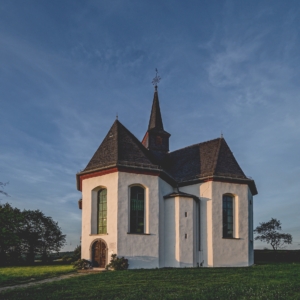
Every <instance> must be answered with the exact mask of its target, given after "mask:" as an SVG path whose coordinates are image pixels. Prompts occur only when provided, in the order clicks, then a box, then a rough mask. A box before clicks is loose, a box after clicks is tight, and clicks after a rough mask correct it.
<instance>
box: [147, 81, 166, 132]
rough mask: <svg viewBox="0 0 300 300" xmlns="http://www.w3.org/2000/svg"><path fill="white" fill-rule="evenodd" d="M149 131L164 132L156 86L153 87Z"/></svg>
mask: <svg viewBox="0 0 300 300" xmlns="http://www.w3.org/2000/svg"><path fill="white" fill-rule="evenodd" d="M150 129H158V130H164V126H163V122H162V118H161V112H160V107H159V100H158V92H157V85H156V86H155V91H154V97H153V104H152V109H151V114H150V120H149V126H148V130H150Z"/></svg>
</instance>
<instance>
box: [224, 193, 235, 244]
mask: <svg viewBox="0 0 300 300" xmlns="http://www.w3.org/2000/svg"><path fill="white" fill-rule="evenodd" d="M223 237H224V238H232V237H233V197H232V196H230V195H223Z"/></svg>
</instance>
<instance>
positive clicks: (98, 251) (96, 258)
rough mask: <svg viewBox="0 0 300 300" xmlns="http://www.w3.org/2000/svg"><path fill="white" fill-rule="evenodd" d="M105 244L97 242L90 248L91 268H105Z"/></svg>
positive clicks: (100, 241)
mask: <svg viewBox="0 0 300 300" xmlns="http://www.w3.org/2000/svg"><path fill="white" fill-rule="evenodd" d="M106 250H107V248H106V244H105V243H104V241H103V240H97V241H96V242H95V243H94V244H93V246H92V261H93V266H94V267H97V268H105V266H106V252H107V251H106Z"/></svg>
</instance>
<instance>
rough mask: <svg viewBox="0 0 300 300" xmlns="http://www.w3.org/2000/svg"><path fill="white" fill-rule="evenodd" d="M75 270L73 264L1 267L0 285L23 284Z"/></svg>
mask: <svg viewBox="0 0 300 300" xmlns="http://www.w3.org/2000/svg"><path fill="white" fill-rule="evenodd" d="M70 272H74V269H73V268H72V266H71V265H52V266H34V267H32V266H31V267H2V268H0V287H2V286H7V285H15V284H22V283H26V282H32V281H36V280H41V279H45V278H49V277H55V276H59V275H63V274H67V273H70Z"/></svg>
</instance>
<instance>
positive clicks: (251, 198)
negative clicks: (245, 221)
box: [248, 188, 254, 265]
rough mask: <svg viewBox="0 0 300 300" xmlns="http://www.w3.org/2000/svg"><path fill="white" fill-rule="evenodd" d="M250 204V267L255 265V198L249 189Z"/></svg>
mask: <svg viewBox="0 0 300 300" xmlns="http://www.w3.org/2000/svg"><path fill="white" fill-rule="evenodd" d="M248 202H249V265H253V264H254V247H253V243H254V237H253V196H252V194H251V191H250V189H249V188H248Z"/></svg>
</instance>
